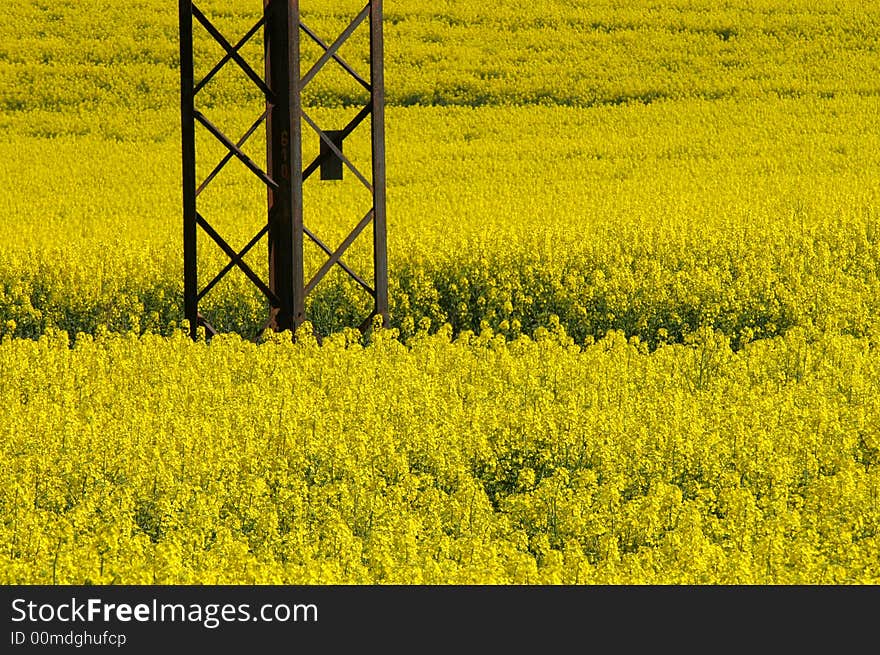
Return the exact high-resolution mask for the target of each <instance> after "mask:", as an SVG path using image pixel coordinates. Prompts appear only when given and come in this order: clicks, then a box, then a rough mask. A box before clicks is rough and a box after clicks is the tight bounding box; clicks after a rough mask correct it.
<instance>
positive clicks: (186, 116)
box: [179, 0, 198, 339]
mask: <svg viewBox="0 0 880 655" xmlns="http://www.w3.org/2000/svg"><path fill="white" fill-rule="evenodd" d="M179 11H180V119H181V141H182V150H183V158H182V161H183V288H184V290H183V293H184V314H185V316H186V320H188V321H189V331H190V335H191V336H192V338H193V339H195V338H196V336H197V334H198V268H197V267H198V259H197V250H196V236H197V235H196V231H197V224H196V221H197V218H196V126H195V80H194V64H193V12H192V0H179Z"/></svg>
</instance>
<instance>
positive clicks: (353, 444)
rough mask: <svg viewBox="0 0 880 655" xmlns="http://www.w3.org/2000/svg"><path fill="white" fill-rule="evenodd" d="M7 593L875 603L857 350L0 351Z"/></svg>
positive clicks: (874, 542) (166, 346)
mask: <svg viewBox="0 0 880 655" xmlns="http://www.w3.org/2000/svg"><path fill="white" fill-rule="evenodd" d="M0 370H2V371H3V375H2V376H0V403H2V406H3V408H4V410H3V412H2V413H0V449H2V453H3V461H4V466H3V467H2V472H0V571H2V573H0V582H3V583H52V582H56V583H83V582H85V583H236V584H239V583H240V584H251V583H302V582H309V583H428V584H436V583H875V584H876V583H878V582H880V561H878V559H877V552H878V549H880V531H878V530H880V502H878V493H880V441H878V425H880V423H878V421H880V402H878V399H880V353H878V352H877V351H876V349H866V347H865V345H864V343H863V342H862V341H860V340H857V339H854V338H852V337H847V336H837V337H831V336H825V337H821V338H817V339H814V338H813V337H811V336H810V335H808V334H806V333H805V332H803V331H801V330H798V329H796V330H793V331H791V332H790V333H789V334H788V335H786V337H784V338H782V337H777V338H774V339H767V340H762V341H760V342H755V343H751V344H749V345H747V346H746V347H745V348H743V349H742V350H740V351H738V352H736V353H735V352H733V351H732V350H731V349H730V346H729V342H728V340H727V339H726V338H725V337H723V335H721V334H720V333H712V332H710V331H703V332H701V333H700V334H699V335H698V336H697V338H695V340H694V342H693V343H692V344H690V345H678V344H676V345H671V346H663V347H661V348H659V349H657V350H655V351H654V352H652V353H647V352H646V350H645V348H644V346H643V344H640V343H638V342H637V341H635V340H632V341H630V342H628V341H627V339H626V338H625V337H624V336H623V335H622V334H620V333H616V332H615V333H613V334H611V335H609V336H607V337H605V338H604V339H602V340H601V341H599V342H597V343H596V344H594V345H592V346H589V347H587V348H585V349H583V350H581V349H579V348H578V347H576V346H574V345H573V344H572V342H571V340H570V339H569V338H568V337H566V336H565V335H564V332H563V331H562V330H561V329H560V328H558V327H557V328H555V330H554V331H544V330H542V331H541V332H540V334H539V335H538V336H537V337H536V338H535V339H530V338H528V337H521V338H519V339H516V340H514V341H508V340H506V339H505V338H503V337H501V336H498V335H494V334H492V333H491V332H489V331H485V332H484V333H482V334H480V335H473V334H463V335H461V336H460V337H458V338H457V339H451V338H450V331H449V330H448V328H447V329H444V330H441V331H440V332H439V333H437V334H434V335H428V334H427V333H420V334H419V335H418V336H417V337H416V338H414V339H413V340H412V341H411V343H410V344H409V346H408V347H407V346H404V345H402V344H401V343H400V342H399V341H398V340H396V339H394V338H392V336H391V335H388V334H386V333H384V332H379V333H378V334H377V335H375V336H374V339H373V342H372V343H371V344H370V345H368V346H366V347H364V346H362V345H360V343H359V341H358V339H357V338H356V337H353V336H352V335H351V334H350V333H349V334H343V333H340V334H337V335H335V336H333V337H330V338H328V339H326V340H325V341H324V343H323V344H322V345H321V346H318V345H317V344H316V342H315V341H314V339H310V338H309V337H308V335H307V334H305V333H303V334H302V335H301V338H300V339H299V342H298V343H296V344H293V343H291V341H290V339H289V335H282V336H281V337H279V338H277V339H274V340H272V341H270V342H268V343H264V344H262V345H259V346H257V345H254V344H253V343H251V342H248V341H245V340H242V339H240V338H239V337H237V336H220V337H217V338H216V339H215V340H213V342H212V343H211V344H210V345H206V344H205V343H195V344H194V343H192V342H191V341H189V339H188V338H187V337H186V336H184V334H183V333H177V334H175V335H174V336H173V337H171V338H170V339H168V338H164V337H160V336H151V335H148V336H144V337H136V336H133V335H130V336H122V335H117V336H113V335H105V336H101V337H98V338H92V337H90V336H82V337H81V338H80V339H79V340H78V341H77V342H76V344H75V346H74V347H72V348H71V347H70V346H69V344H68V339H67V337H66V335H64V334H63V333H52V334H48V335H46V336H44V337H42V338H41V339H40V340H38V341H31V340H23V339H16V340H8V339H7V341H6V342H5V343H4V344H3V345H2V347H0Z"/></svg>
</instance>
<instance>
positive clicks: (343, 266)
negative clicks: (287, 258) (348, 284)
mask: <svg viewBox="0 0 880 655" xmlns="http://www.w3.org/2000/svg"><path fill="white" fill-rule="evenodd" d="M303 229H304V232H305V234H306V236H307V237H309V239H311V240H312V241H313V242H314V244H315V245H316V246H318V247H319V248H320V249H321V250H323V251H324V252H325V253H326V254H327V255H329V256H330V257H332V256H333V251H332V250H330V246H328V245H327V244H326V243H324V242H323V241H321V240H320V239H319V238H318V237H317V236H315V233H314V232H312V231H311V230H310V229H308V228H303ZM336 265H337V266H339V267H340V268H341V269H342V270H343V271H345V272H346V273H348V275H349V276H350V277H351V279H353V280H354V281H355V282H357V283H358V284H360V285H361V286H362V287H363V288H364V290H365V291H366V292H367V293H368V294H370V295H371V296H375V295H376V292H375V291H374V290H373V287H371V286H370V285H369V284H367V283H366V282H365V281H364V280H363V278H362V277H361V276H360V275H358V274H357V273H355V272H354V271H353V270H351V268H350V267H349V266H348V265H347V264H346V263H345V262H343V261H342V260H341V259H338V260H336Z"/></svg>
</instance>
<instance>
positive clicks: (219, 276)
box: [199, 223, 269, 300]
mask: <svg viewBox="0 0 880 655" xmlns="http://www.w3.org/2000/svg"><path fill="white" fill-rule="evenodd" d="M268 231H269V225H268V223H267V224H266V225H264V226H263V229H262V230H260V231H259V232H257V234H256V235H255V236H254V238H253V239H251V240H250V241H248V243H247V245H246V246H245V247H244V248H242V249H241V250H240V251H239V252H238V257H236V259H234V260H233V259H230V260H229V263H228V264H226V266H224V267H223V268H222V269H221V270H220V272H219V273H217V275H215V276H214V279H212V280H211V281H210V282H208V284H207V285H206V286H205V288H204V289H202V290H201V291H200V292H199V300H201V299H202V298H204V297H205V296H206V295H208V292H210V291H211V289H213V288H214V287H215V286H216V285H217V283H218V282H219V281H220V280H222V279H223V278H224V277H225V276H226V274H227V273H229V271H231V270H232V267H233V266H235V265H236V260H244V257H245V255H247V254H248V253H249V252H250V250H251V248H253V247H254V246H255V245H257V243H259V241H260V239H262V238H263V237H264V236H265V235H266V233H267V232H268Z"/></svg>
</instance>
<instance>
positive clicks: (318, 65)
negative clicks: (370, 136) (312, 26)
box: [300, 5, 370, 89]
mask: <svg viewBox="0 0 880 655" xmlns="http://www.w3.org/2000/svg"><path fill="white" fill-rule="evenodd" d="M369 14H370V5H367V6H366V7H364V8H363V10H362V11H361V13H359V14H358V15H357V18H355V19H354V20H353V21H352V22H351V25H349V26H348V27H346V28H345V30H344V31H343V32H342V34H340V35H339V38H337V39H336V40H335V41H334V42H333V45H331V46H330V47H329V48H325V52H324V54H323V55H321V58H320V59H318V61H316V62H315V65H314V66H312V68H311V69H310V70H309V72H308V73H306V74H305V75H304V76H303V78H302V80H301V81H300V88H301V89H304V88H305V87H306V85H307V84H308V83H309V82H311V81H312V78H313V77H315V75H317V74H318V71H319V70H321V69H322V68H323V67H324V64H326V63H327V62H328V61H330V59H331V58H332V57H333V56H334V55H336V51H337V50H339V48H340V47H342V44H343V43H345V42H346V41H347V40H348V37H350V36H351V35H352V33H353V32H354V31H355V30H356V29H357V28H358V26H359V25H360V24H361V23H363V22H364V19H365V18H366V17H367V16H368V15H369ZM306 34H308V32H306ZM322 47H323V44H322ZM337 61H339V58H338V57H337ZM343 68H345V69H346V71H348V72H349V73H351V74H352V75H354V78H355V79H356V80H357V79H359V76H358V75H356V74H354V72H353V71H351V70H350V68H351V67H350V66H348V65H346V64H343Z"/></svg>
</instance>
